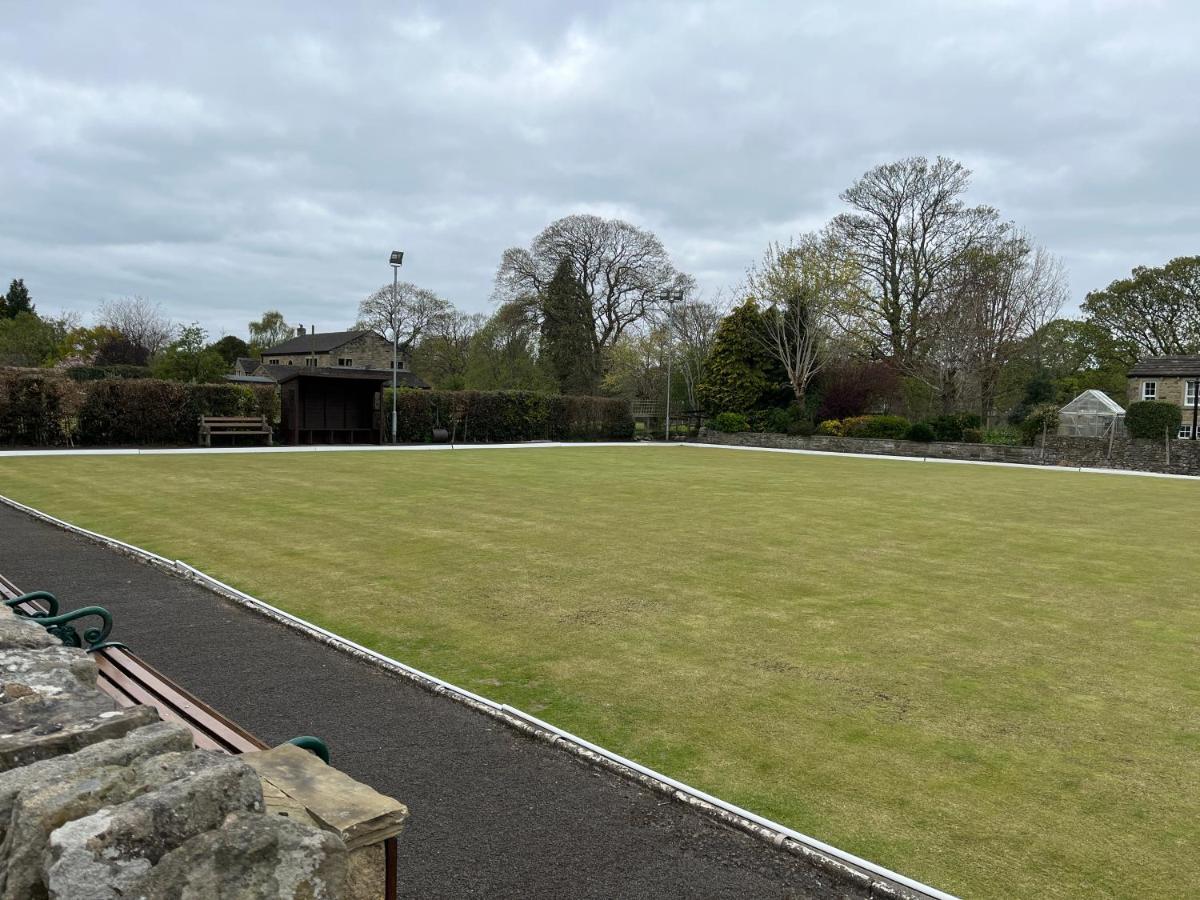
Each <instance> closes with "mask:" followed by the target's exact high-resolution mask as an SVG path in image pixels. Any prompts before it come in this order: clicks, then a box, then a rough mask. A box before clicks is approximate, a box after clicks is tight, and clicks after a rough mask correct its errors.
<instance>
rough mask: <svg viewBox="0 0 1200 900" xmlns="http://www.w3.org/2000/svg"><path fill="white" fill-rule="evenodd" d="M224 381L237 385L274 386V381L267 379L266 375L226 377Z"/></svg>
mask: <svg viewBox="0 0 1200 900" xmlns="http://www.w3.org/2000/svg"><path fill="white" fill-rule="evenodd" d="M225 380H226V381H232V382H235V383H237V384H274V383H275V379H274V378H269V377H268V376H266V375H226V376H225Z"/></svg>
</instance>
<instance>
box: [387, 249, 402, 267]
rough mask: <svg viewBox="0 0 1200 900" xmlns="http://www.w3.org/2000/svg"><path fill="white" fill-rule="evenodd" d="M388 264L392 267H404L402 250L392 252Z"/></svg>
mask: <svg viewBox="0 0 1200 900" xmlns="http://www.w3.org/2000/svg"><path fill="white" fill-rule="evenodd" d="M388 264H389V265H393V266H401V265H404V251H403V250H393V251H392V256H391V258H390V259H389V260H388Z"/></svg>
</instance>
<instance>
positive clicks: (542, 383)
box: [464, 303, 555, 391]
mask: <svg viewBox="0 0 1200 900" xmlns="http://www.w3.org/2000/svg"><path fill="white" fill-rule="evenodd" d="M537 334H538V332H537V326H536V325H535V324H534V323H533V322H531V321H530V320H529V316H528V315H527V310H526V309H525V308H524V307H523V306H521V305H520V304H516V303H505V304H503V305H502V306H501V307H500V308H499V309H497V310H496V314H495V315H493V316H492V317H491V318H490V319H488V321H487V323H486V324H485V325H484V326H483V327H482V328H481V329H479V331H477V332H476V333H475V335H474V337H472V338H471V348H470V352H469V356H468V361H467V369H466V374H465V378H464V380H465V382H466V386H467V387H468V388H471V389H474V390H483V391H486V390H505V389H511V390H531V391H553V390H554V389H555V385H554V383H553V382H552V381H551V379H550V377H549V376H548V375H547V374H546V372H545V369H544V368H543V367H542V366H541V364H540V363H539V361H538V356H537Z"/></svg>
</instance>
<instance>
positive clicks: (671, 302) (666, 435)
mask: <svg viewBox="0 0 1200 900" xmlns="http://www.w3.org/2000/svg"><path fill="white" fill-rule="evenodd" d="M681 296H682V293H681V292H680V293H671V294H667V421H666V428H664V430H663V440H665V441H666V442H667V443H670V441H671V365H672V363H673V362H674V353H673V350H674V348H673V347H672V345H671V310H673V309H674V308H675V301H676V300H678V299H679V298H680V297H681Z"/></svg>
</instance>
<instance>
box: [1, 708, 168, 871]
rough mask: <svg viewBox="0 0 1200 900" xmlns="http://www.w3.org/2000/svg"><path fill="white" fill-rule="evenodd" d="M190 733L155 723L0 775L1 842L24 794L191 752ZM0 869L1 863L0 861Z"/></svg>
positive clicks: (166, 723) (165, 724)
mask: <svg viewBox="0 0 1200 900" xmlns="http://www.w3.org/2000/svg"><path fill="white" fill-rule="evenodd" d="M191 746H192V733H191V732H190V731H188V730H187V729H186V728H184V727H183V726H182V725H176V724H174V723H173V722H155V723H153V724H152V725H146V726H144V727H142V728H138V729H135V730H133V731H131V732H129V734H127V735H125V736H124V737H120V738H115V739H113V740H107V741H100V742H99V743H96V744H92V745H91V746H88V747H84V748H83V749H82V750H80V751H79V752H77V753H69V754H67V755H66V756H58V757H55V758H54V759H46V760H42V761H41V762H36V763H33V764H32V765H28V766H22V767H21V768H19V769H12V770H11V771H8V772H2V773H0V841H3V840H4V835H5V829H6V828H7V827H8V821H9V819H10V818H11V817H12V807H13V803H14V802H15V801H16V799H17V795H18V794H19V793H21V792H22V791H24V790H29V789H37V788H40V787H41V786H43V785H46V784H53V783H54V782H57V781H61V780H65V779H67V778H72V777H74V776H75V775H76V774H78V773H80V772H87V771H90V770H92V769H98V768H101V767H102V766H127V765H130V764H131V763H134V762H137V761H138V760H141V759H144V758H146V757H149V756H155V755H157V754H159V753H174V752H179V751H184V750H189V749H191ZM0 865H3V859H2V858H0Z"/></svg>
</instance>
